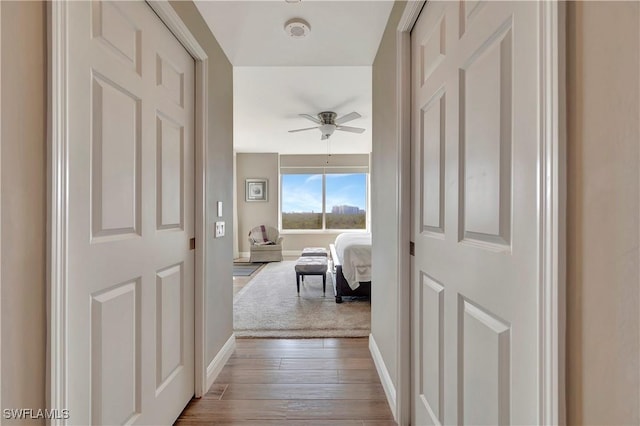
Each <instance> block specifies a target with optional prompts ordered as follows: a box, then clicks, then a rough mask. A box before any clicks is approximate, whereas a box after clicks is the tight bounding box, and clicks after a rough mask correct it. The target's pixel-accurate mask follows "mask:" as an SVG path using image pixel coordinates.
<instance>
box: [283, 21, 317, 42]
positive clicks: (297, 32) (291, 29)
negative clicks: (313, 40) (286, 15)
mask: <svg viewBox="0 0 640 426" xmlns="http://www.w3.org/2000/svg"><path fill="white" fill-rule="evenodd" d="M284 31H285V32H286V33H287V35H288V36H289V37H291V38H305V37H306V36H308V35H309V33H310V32H311V26H310V25H309V23H308V22H307V21H305V20H304V19H300V18H293V19H290V20H289V21H287V23H286V24H284Z"/></svg>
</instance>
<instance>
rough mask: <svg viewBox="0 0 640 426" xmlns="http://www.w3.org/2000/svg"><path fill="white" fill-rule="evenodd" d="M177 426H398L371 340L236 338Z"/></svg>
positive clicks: (183, 413) (181, 416)
mask: <svg viewBox="0 0 640 426" xmlns="http://www.w3.org/2000/svg"><path fill="white" fill-rule="evenodd" d="M236 346H237V347H236V351H235V352H234V354H233V355H232V357H231V358H230V359H229V362H228V363H227V364H226V365H225V367H224V368H223V369H222V372H221V373H220V375H219V376H218V378H217V380H216V381H215V383H214V384H213V386H212V387H211V389H210V390H209V392H208V393H207V394H206V395H205V396H203V397H202V398H200V399H192V400H191V402H190V403H189V405H188V406H187V407H186V408H185V409H184V411H183V412H182V414H181V415H180V418H178V421H177V422H176V424H177V425H245V426H248V425H251V426H262V425H300V426H322V425H334V426H391V425H396V423H395V422H394V421H393V416H392V414H391V410H390V409H389V405H388V404H387V400H386V397H385V395H384V390H383V389H382V385H381V384H380V380H379V378H378V375H377V373H376V370H375V366H374V364H373V360H372V359H371V355H370V353H369V348H368V339H366V338H359V339H237V345H236Z"/></svg>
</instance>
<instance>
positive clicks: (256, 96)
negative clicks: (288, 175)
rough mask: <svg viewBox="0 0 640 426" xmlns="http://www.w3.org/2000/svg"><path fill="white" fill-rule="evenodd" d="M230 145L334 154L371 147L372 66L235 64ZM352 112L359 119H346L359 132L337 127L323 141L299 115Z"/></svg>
mask: <svg viewBox="0 0 640 426" xmlns="http://www.w3.org/2000/svg"><path fill="white" fill-rule="evenodd" d="M233 86H234V89H233V123H234V126H233V127H234V135H233V138H234V149H235V150H236V151H238V152H278V153H281V154H317V153H320V154H323V153H326V152H327V148H328V149H329V150H330V152H331V153H332V154H348V153H354V154H355V153H369V152H371V105H372V100H371V67H235V68H234V72H233ZM321 111H334V112H336V113H337V114H338V116H339V117H340V116H343V115H345V114H348V113H350V112H352V111H356V112H358V113H360V114H361V115H362V118H358V119H356V120H353V121H350V122H348V123H345V125H347V126H352V127H363V128H365V129H366V130H365V132H364V133H362V134H357V133H348V132H341V131H336V132H334V134H333V135H332V136H331V137H330V138H329V145H328V146H327V141H321V140H320V136H321V133H320V131H319V130H315V129H313V130H308V131H306V132H299V133H289V132H288V130H293V129H300V128H305V127H313V126H315V124H314V123H312V122H311V121H308V120H307V119H305V118H302V117H299V116H298V114H311V115H316V114H317V113H319V112H321Z"/></svg>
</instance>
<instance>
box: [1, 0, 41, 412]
mask: <svg viewBox="0 0 640 426" xmlns="http://www.w3.org/2000/svg"><path fill="white" fill-rule="evenodd" d="M0 13H1V14H2V23H1V28H2V34H1V38H2V46H1V54H2V57H1V59H0V60H1V62H2V81H1V82H0V91H1V94H2V105H1V110H2V124H1V127H2V134H1V143H2V145H1V146H0V149H1V150H2V154H1V157H2V162H1V165H0V170H1V175H0V182H1V189H0V197H1V201H0V205H1V209H2V210H1V216H2V247H1V250H2V251H1V253H2V258H1V265H0V271H1V276H0V280H1V282H2V295H1V297H0V298H1V300H2V308H1V309H2V310H1V312H2V357H1V359H2V401H1V405H2V408H3V409H4V408H29V407H31V408H40V407H44V404H45V362H46V360H45V343H46V316H45V315H46V314H45V294H46V287H45V270H46V265H45V255H46V252H45V241H46V226H45V224H46V216H47V212H46V195H45V194H46V192H45V191H46V170H47V165H46V147H47V145H46V114H45V113H46V93H45V91H46V68H45V61H46V55H47V51H46V49H47V45H46V38H45V28H46V25H45V16H46V14H45V6H44V4H43V3H42V2H9V1H3V2H1V3H0ZM3 422H4V421H3ZM6 423H10V422H6ZM41 423H43V422H41Z"/></svg>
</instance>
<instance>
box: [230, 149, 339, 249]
mask: <svg viewBox="0 0 640 426" xmlns="http://www.w3.org/2000/svg"><path fill="white" fill-rule="evenodd" d="M278 167H279V163H278V154H277V153H240V152H239V153H237V154H236V180H237V192H236V195H237V200H236V202H237V204H238V219H237V234H238V247H239V249H240V253H241V254H243V253H244V254H246V253H248V252H249V241H248V240H247V237H248V235H249V231H250V230H251V229H252V228H253V227H255V226H258V225H262V224H264V225H269V226H273V227H274V228H276V229H278V212H279V206H280V197H279V195H280V188H279V179H278V175H279V173H278ZM252 178H260V179H268V180H269V189H268V191H269V193H268V195H269V196H268V201H267V202H255V201H252V202H247V201H245V179H252ZM337 235H338V233H334V232H327V233H322V234H299V233H298V234H291V233H286V232H284V233H282V236H283V237H284V240H283V243H282V250H283V251H285V252H298V251H302V249H303V248H305V247H327V248H329V244H331V243H333V242H334V241H335V239H336V236H337ZM285 254H286V253H285Z"/></svg>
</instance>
